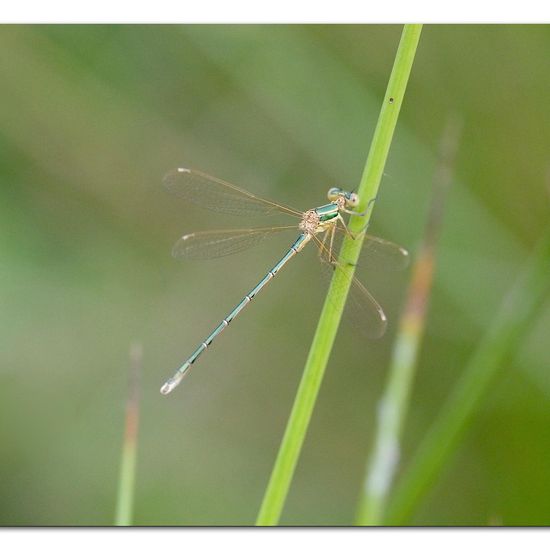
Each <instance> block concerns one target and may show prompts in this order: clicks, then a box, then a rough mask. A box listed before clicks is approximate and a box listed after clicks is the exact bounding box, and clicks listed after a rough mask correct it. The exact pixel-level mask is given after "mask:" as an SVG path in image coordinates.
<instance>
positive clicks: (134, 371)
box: [115, 344, 143, 527]
mask: <svg viewBox="0 0 550 550" xmlns="http://www.w3.org/2000/svg"><path fill="white" fill-rule="evenodd" d="M142 355H143V352H142V348H141V345H140V344H133V345H132V347H131V349H130V383H129V391H128V400H127V402H126V422H125V429H124V442H123V444H122V453H121V461H120V475H119V481H118V493H117V502H116V512H115V525H116V526H118V527H121V526H128V525H132V516H133V507H134V486H135V478H136V451H137V435H138V421H139V375H140V371H141V362H142Z"/></svg>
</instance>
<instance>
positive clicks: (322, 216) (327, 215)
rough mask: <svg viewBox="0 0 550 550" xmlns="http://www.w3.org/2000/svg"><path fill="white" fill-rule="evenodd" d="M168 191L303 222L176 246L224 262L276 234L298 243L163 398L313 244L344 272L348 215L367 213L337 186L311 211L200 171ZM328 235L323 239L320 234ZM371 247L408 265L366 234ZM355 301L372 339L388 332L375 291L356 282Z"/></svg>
mask: <svg viewBox="0 0 550 550" xmlns="http://www.w3.org/2000/svg"><path fill="white" fill-rule="evenodd" d="M164 185H165V186H166V188H167V189H168V190H169V191H170V192H172V193H174V194H175V195H178V196H180V197H181V198H183V199H185V200H187V201H189V202H191V203H193V204H195V205H197V206H200V207H202V208H207V209H209V210H213V211H215V212H223V213H227V214H238V215H241V214H257V215H267V214H286V215H288V216H291V217H293V218H295V219H296V220H297V221H296V223H294V224H293V225H280V226H276V227H258V228H252V229H229V230H213V231H201V232H196V233H190V234H187V235H184V236H183V237H181V239H179V241H178V242H177V243H176V244H175V245H174V248H173V249H172V255H173V256H174V257H175V258H182V259H207V258H219V257H222V256H227V255H229V254H234V253H236V252H240V251H242V250H245V249H247V248H249V247H251V246H254V245H255V244H258V243H260V242H261V241H263V240H264V239H265V238H267V237H268V236H270V235H274V234H277V233H279V232H282V231H287V230H295V231H298V232H299V235H298V238H297V239H296V240H295V241H294V243H292V245H291V246H290V248H289V249H288V251H287V252H286V254H285V255H284V256H283V257H282V258H281V259H280V260H279V261H278V262H277V263H276V264H275V265H274V266H273V267H272V268H271V269H270V270H269V271H268V272H267V274H266V275H265V277H264V278H263V279H262V280H261V281H260V282H259V283H258V284H257V285H256V286H255V287H254V288H253V289H252V290H251V291H250V292H249V293H248V294H246V295H245V296H244V298H243V299H242V300H241V301H240V302H239V304H237V306H236V307H235V308H234V309H233V310H232V311H231V312H230V313H229V315H227V317H225V318H224V319H222V321H221V323H220V324H219V325H218V326H217V327H216V328H215V329H214V330H213V331H212V332H211V333H210V335H209V336H207V338H206V339H205V340H204V341H203V342H202V343H201V344H200V345H199V347H198V348H197V349H196V350H195V351H194V352H193V353H192V354H191V355H190V357H189V358H188V359H187V360H186V361H185V362H184V363H183V364H182V366H181V367H180V368H179V369H178V370H177V371H176V372H175V374H174V375H173V376H172V377H171V378H169V379H168V380H167V381H166V383H165V384H164V385H163V386H162V388H161V390H160V391H161V393H162V394H164V395H166V394H168V393H170V392H171V391H172V390H173V389H174V388H175V387H176V386H177V385H178V384H179V383H180V382H181V380H182V379H183V377H184V376H185V374H187V373H188V372H189V369H190V368H191V366H192V365H194V364H195V362H196V361H197V359H198V358H199V356H200V355H201V354H202V352H203V351H204V350H206V348H208V346H209V345H210V344H211V343H212V342H213V341H214V339H215V338H216V337H217V336H218V335H219V334H220V333H221V332H222V331H223V330H224V329H225V328H226V327H227V326H228V325H229V323H231V321H233V319H235V317H237V315H238V314H239V313H240V312H241V311H242V310H243V309H244V308H245V307H246V306H247V305H248V304H249V303H250V302H251V301H252V300H253V298H254V297H255V296H256V295H257V294H258V292H260V290H262V288H263V287H264V286H265V285H266V284H267V283H268V282H269V281H271V279H273V278H274V277H275V275H277V273H278V272H279V271H280V270H281V268H282V267H283V266H284V265H285V264H286V263H287V262H288V261H289V260H290V259H291V258H293V257H294V256H295V255H296V254H297V253H298V252H300V251H302V250H303V248H304V247H305V246H306V244H308V243H309V242H310V241H313V242H315V243H316V244H317V246H318V247H319V258H320V259H321V261H322V263H323V264H324V265H326V266H328V267H330V268H331V269H332V270H334V269H341V267H340V264H339V263H338V261H337V260H336V256H335V254H334V238H335V235H337V234H338V233H339V234H348V235H350V236H351V237H352V238H354V236H353V235H351V233H350V232H349V230H348V228H347V225H346V223H345V221H344V218H343V216H342V214H349V215H351V216H362V215H364V213H362V212H355V211H354V210H353V209H354V208H355V207H356V206H357V205H358V203H359V198H358V196H357V194H356V193H353V192H349V191H345V190H343V189H340V188H337V187H333V188H331V189H329V191H328V194H327V196H328V199H329V201H330V202H329V203H328V204H325V205H323V206H319V207H317V208H313V209H311V210H307V211H305V212H300V211H299V210H295V209H294V208H290V207H288V206H284V205H282V204H278V203H276V202H273V201H270V200H267V199H262V198H260V197H257V196H255V195H253V194H252V193H249V192H248V191H245V190H243V189H240V188H239V187H237V186H235V185H232V184H231V183H228V182H226V181H223V180H221V179H218V178H215V177H213V176H210V175H208V174H204V173H203V172H199V171H198V170H190V169H188V168H178V169H176V170H173V171H172V172H169V173H168V174H167V175H166V176H165V178H164ZM321 234H322V238H320V237H319V235H321ZM364 243H365V248H366V249H369V250H370V251H371V252H374V253H375V254H377V255H383V256H385V258H386V260H388V259H389V260H390V261H391V262H392V263H393V264H394V265H395V267H397V268H401V267H404V266H405V265H406V263H407V261H408V253H407V251H406V250H405V249H404V248H402V247H400V246H398V245H396V244H393V243H391V242H389V241H385V240H383V239H380V238H378V237H374V236H372V235H369V234H364ZM350 293H351V296H350V299H349V300H348V302H351V305H352V306H354V307H355V308H357V309H359V312H360V315H362V316H364V318H365V319H364V320H365V321H366V323H365V325H366V326H368V334H369V335H370V336H373V337H380V336H382V334H383V333H384V331H385V329H386V324H387V321H386V316H385V314H384V311H383V310H382V308H381V307H380V305H379V304H378V302H377V301H376V300H375V299H374V298H373V297H372V295H371V294H370V292H369V291H368V290H367V289H366V288H365V287H364V286H363V285H362V284H361V283H360V282H359V281H358V280H357V279H356V278H355V277H353V281H352V285H351V290H350Z"/></svg>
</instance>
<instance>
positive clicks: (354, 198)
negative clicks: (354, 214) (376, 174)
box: [327, 187, 359, 208]
mask: <svg viewBox="0 0 550 550" xmlns="http://www.w3.org/2000/svg"><path fill="white" fill-rule="evenodd" d="M327 197H328V200H329V201H332V202H337V201H338V199H339V198H343V199H344V201H345V205H346V207H347V208H355V207H356V206H357V205H358V204H359V196H358V195H357V193H353V192H350V191H344V189H340V188H339V187H331V188H330V189H329V190H328V193H327Z"/></svg>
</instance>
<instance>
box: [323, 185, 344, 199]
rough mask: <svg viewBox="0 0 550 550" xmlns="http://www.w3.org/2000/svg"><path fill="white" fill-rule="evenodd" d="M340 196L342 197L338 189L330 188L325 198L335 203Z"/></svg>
mask: <svg viewBox="0 0 550 550" xmlns="http://www.w3.org/2000/svg"><path fill="white" fill-rule="evenodd" d="M341 195H342V190H341V189H339V188H338V187H331V188H330V189H329V190H328V193H327V197H328V200H329V201H335V200H336V199H337V198H338V197H340V196H341Z"/></svg>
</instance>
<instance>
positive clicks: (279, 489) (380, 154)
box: [256, 25, 422, 525]
mask: <svg viewBox="0 0 550 550" xmlns="http://www.w3.org/2000/svg"><path fill="white" fill-rule="evenodd" d="M421 30H422V25H405V26H404V29H403V33H402V35H401V41H400V43H399V47H398V50H397V54H396V57H395V62H394V65H393V69H392V73H391V76H390V79H389V82H388V87H387V90H386V95H385V97H384V101H383V104H382V109H381V111H380V115H379V117H378V123H377V125H376V129H375V132H374V136H373V140H372V143H371V148H370V151H369V155H368V158H367V162H366V165H365V169H364V171H363V175H362V177H361V183H360V185H359V188H358V191H357V193H358V195H359V198H360V204H359V206H358V210H366V209H367V208H368V213H367V215H366V216H364V217H360V216H352V219H351V221H350V224H349V227H350V230H351V231H352V232H354V233H356V234H360V232H361V231H362V230H363V229H365V228H366V227H367V225H368V222H369V219H370V215H371V212H372V209H371V208H370V205H371V201H372V200H373V199H375V198H376V195H377V193H378V188H379V185H380V180H381V178H382V175H383V172H384V166H385V164H386V159H387V156H388V152H389V148H390V144H391V141H392V137H393V132H394V130H395V126H396V123H397V118H398V115H399V110H400V108H401V104H402V102H403V98H404V95H405V89H406V87H407V81H408V79H409V75H410V72H411V67H412V63H413V60H414V56H415V53H416V48H417V45H418V41H419V38H420V32H421ZM362 242H363V238H362V236H361V237H358V238H356V239H355V240H354V239H349V238H346V239H344V242H343V244H342V250H341V252H340V258H345V259H346V262H345V265H346V267H345V269H344V270H342V272H340V270H338V271H336V272H335V274H334V276H333V278H332V282H331V285H330V287H329V290H328V295H327V298H326V300H325V303H324V306H323V309H322V311H321V316H320V318H319V323H318V325H317V330H316V332H315V336H314V337H313V342H312V344H311V348H310V351H309V355H308V358H307V361H306V365H305V367H304V373H303V375H302V380H301V381H300V385H299V387H298V392H297V394H296V398H295V401H294V405H293V407H292V411H291V414H290V418H289V420H288V423H287V426H286V430H285V433H284V436H283V440H282V443H281V446H280V449H279V452H278V455H277V459H276V461H275V465H274V467H273V471H272V473H271V478H270V480H269V484H268V486H267V489H266V492H265V495H264V499H263V502H262V505H261V508H260V512H259V514H258V519H257V521H256V524H257V525H277V523H278V522H279V519H280V516H281V513H282V510H283V506H284V503H285V500H286V497H287V494H288V490H289V488H290V483H291V481H292V477H293V475H294V470H295V468H296V464H297V462H298V458H299V456H300V452H301V449H302V445H303V442H304V439H305V436H306V432H307V428H308V426H309V422H310V420H311V415H312V412H313V408H314V405H315V401H316V399H317V395H318V393H319V388H320V386H321V382H322V379H323V375H324V372H325V368H326V365H327V362H328V359H329V356H330V352H331V350H332V346H333V343H334V340H335V338H336V332H337V330H338V325H339V323H340V318H341V316H342V311H343V309H344V305H345V301H346V297H347V294H348V291H349V286H350V284H351V277H350V276H351V275H353V272H354V267H353V264H355V263H356V262H357V259H358V257H359V253H360V250H361V245H362Z"/></svg>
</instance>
